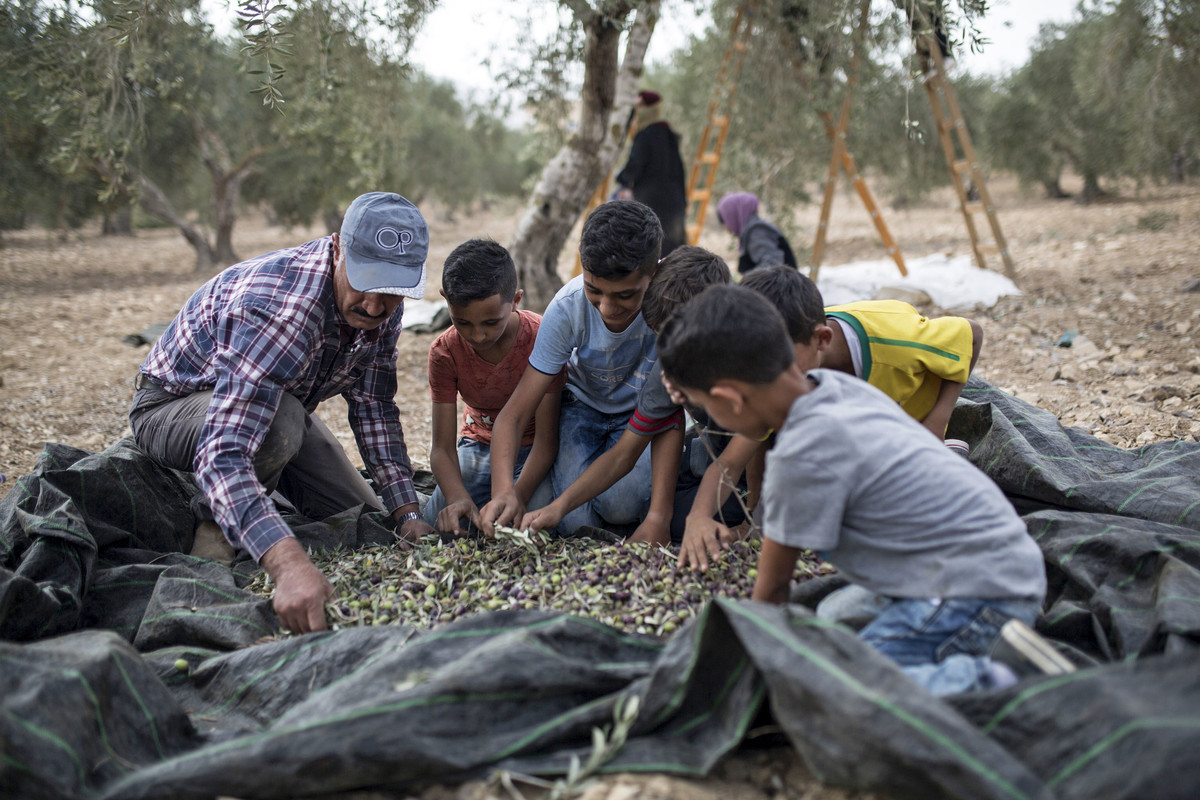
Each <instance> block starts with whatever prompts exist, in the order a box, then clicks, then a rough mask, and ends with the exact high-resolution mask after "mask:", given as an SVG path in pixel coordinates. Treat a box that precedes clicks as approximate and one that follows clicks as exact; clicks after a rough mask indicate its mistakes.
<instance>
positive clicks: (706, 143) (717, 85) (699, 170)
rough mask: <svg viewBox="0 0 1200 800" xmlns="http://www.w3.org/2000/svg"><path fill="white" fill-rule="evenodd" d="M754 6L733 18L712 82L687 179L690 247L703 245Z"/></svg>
mask: <svg viewBox="0 0 1200 800" xmlns="http://www.w3.org/2000/svg"><path fill="white" fill-rule="evenodd" d="M754 6H755V3H754V2H746V3H742V4H741V5H740V6H738V9H737V13H736V14H735V15H734V18H733V25H732V26H731V28H730V33H729V46H728V47H726V48H725V54H724V55H723V56H722V57H721V66H720V68H719V69H718V70H717V76H716V78H715V79H714V81H713V92H712V97H711V99H710V100H709V101H708V119H707V121H706V122H705V124H704V131H703V133H701V134H700V142H699V144H698V145H697V147H696V157H695V158H694V159H693V160H692V169H691V173H690V174H689V175H688V183H687V220H688V222H687V241H688V244H691V245H694V244H696V243H698V242H699V241H700V231H702V230H703V229H704V218H705V215H706V214H707V213H708V203H709V201H710V200H711V199H712V190H713V184H714V183H716V180H717V167H718V166H719V165H720V163H721V151H722V150H723V149H724V148H725V137H726V136H728V135H729V124H730V122H731V121H732V119H733V113H732V112H733V100H734V97H735V96H736V95H737V90H738V77H739V76H740V75H741V72H742V62H743V61H745V60H746V50H747V48H748V43H747V40H748V39H749V38H750V21H751V20H750V18H751V17H752V16H753V14H754Z"/></svg>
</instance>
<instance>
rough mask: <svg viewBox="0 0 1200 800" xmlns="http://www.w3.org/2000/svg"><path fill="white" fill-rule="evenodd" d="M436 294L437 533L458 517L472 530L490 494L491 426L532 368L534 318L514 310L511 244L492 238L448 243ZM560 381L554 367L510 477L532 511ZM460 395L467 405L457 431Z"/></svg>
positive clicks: (433, 517) (432, 368)
mask: <svg viewBox="0 0 1200 800" xmlns="http://www.w3.org/2000/svg"><path fill="white" fill-rule="evenodd" d="M441 294H442V297H444V298H446V303H447V305H448V307H449V311H450V321H451V323H452V326H451V327H450V329H449V330H447V331H445V332H444V333H443V334H442V335H441V336H439V337H438V338H437V339H436V340H435V341H434V343H433V345H432V346H431V347H430V348H429V393H430V396H431V397H432V399H433V442H432V446H431V448H430V452H429V463H430V468H431V469H432V470H433V476H434V478H435V479H436V480H437V489H436V490H435V491H434V493H433V496H432V497H431V498H430V499H429V503H428V504H427V505H426V506H425V512H424V516H425V521H426V522H428V523H429V524H430V525H433V526H434V527H435V528H437V529H438V530H441V531H447V532H454V533H465V532H466V526H465V525H464V524H463V520H467V521H469V522H470V523H471V524H473V525H475V526H476V527H479V525H480V519H479V509H480V508H481V507H482V506H483V505H485V504H486V503H487V502H488V500H489V499H490V497H491V493H492V473H491V443H492V423H493V421H494V420H495V418H496V416H497V415H498V414H499V413H500V409H501V408H503V407H504V404H505V403H506V402H508V398H509V396H511V395H512V393H513V390H514V389H515V388H516V386H517V383H518V382H519V381H520V379H521V375H522V374H523V373H524V371H525V368H526V367H527V366H528V365H529V353H530V352H531V351H532V350H533V343H534V341H535V340H536V339H537V332H538V326H539V324H540V322H541V317H540V316H538V315H537V314H535V313H533V312H532V311H525V310H522V309H518V308H517V306H518V305H519V304H520V302H521V298H522V296H523V294H524V293H523V292H522V291H521V290H520V289H518V288H517V270H516V266H515V265H514V264H513V260H512V257H511V256H510V255H509V254H508V251H507V250H505V249H504V248H503V247H502V246H500V245H499V244H497V243H496V242H493V241H491V240H489V239H471V240H469V241H466V242H463V243H462V244H460V245H459V246H458V247H456V248H454V251H453V252H451V253H450V256H449V257H448V258H447V259H446V265H445V267H444V269H443V271H442V290H441ZM564 380H565V375H563V374H561V373H560V374H559V375H558V376H557V377H556V378H555V379H554V380H553V381H552V382H551V383H550V387H549V388H548V389H547V390H546V393H545V394H544V395H543V397H542V400H541V402H540V403H539V404H538V406H537V411H536V413H535V415H534V417H533V419H532V420H530V422H529V425H528V426H526V429H525V431H524V432H523V435H522V438H521V446H520V449H519V451H518V454H517V460H516V469H515V470H514V472H513V480H514V481H515V482H516V491H517V493H518V495H519V496H520V497H521V499H522V501H523V502H525V503H526V505H527V506H528V507H530V508H538V507H540V506H541V505H544V504H545V503H546V502H548V501H549V499H550V497H549V482H546V485H545V487H544V488H542V491H541V492H538V491H537V490H538V488H539V486H540V485H541V484H542V483H543V479H544V478H545V477H546V473H547V472H548V471H549V469H550V465H551V464H553V463H554V456H555V453H556V451H557V449H558V409H559V396H560V393H561V390H562V387H563V382H564ZM459 396H461V397H462V399H463V403H464V404H465V406H466V409H465V411H464V412H463V415H462V427H461V429H460V428H459V421H458V398H459ZM456 434H457V436H456ZM456 439H457V442H456Z"/></svg>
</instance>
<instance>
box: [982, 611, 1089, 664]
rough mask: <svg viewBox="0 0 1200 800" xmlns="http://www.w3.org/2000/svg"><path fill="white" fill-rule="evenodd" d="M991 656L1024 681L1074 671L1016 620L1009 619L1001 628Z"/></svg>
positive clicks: (1035, 632) (1038, 635)
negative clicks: (1035, 676)
mask: <svg viewBox="0 0 1200 800" xmlns="http://www.w3.org/2000/svg"><path fill="white" fill-rule="evenodd" d="M991 656H992V658H993V659H995V660H996V661H999V662H1000V663H1002V664H1005V665H1007V666H1008V667H1010V668H1011V669H1012V671H1013V672H1015V673H1016V674H1017V675H1018V676H1020V677H1023V678H1026V677H1029V676H1031V675H1066V674H1067V673H1069V672H1074V671H1075V665H1074V664H1072V663H1071V662H1070V661H1068V660H1067V659H1066V658H1064V657H1063V656H1062V655H1060V654H1059V652H1058V651H1057V650H1055V649H1054V645H1052V644H1050V642H1048V641H1046V639H1044V638H1043V637H1042V636H1041V635H1040V634H1038V633H1037V631H1035V630H1034V629H1033V628H1030V627H1029V626H1028V625H1026V624H1025V623H1024V622H1021V620H1019V619H1010V620H1009V621H1008V622H1006V623H1004V626H1003V627H1001V628H1000V637H999V638H998V639H997V640H996V644H995V645H993V647H992V653H991Z"/></svg>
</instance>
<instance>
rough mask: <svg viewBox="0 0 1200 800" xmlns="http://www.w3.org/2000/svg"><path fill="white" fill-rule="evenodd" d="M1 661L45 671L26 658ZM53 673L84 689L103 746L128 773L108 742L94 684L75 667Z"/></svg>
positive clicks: (122, 761)
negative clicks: (93, 712)
mask: <svg viewBox="0 0 1200 800" xmlns="http://www.w3.org/2000/svg"><path fill="white" fill-rule="evenodd" d="M0 659H3V660H4V661H7V662H9V663H12V664H19V665H20V666H22V667H29V666H36V667H37V668H38V669H45V666H44V664H43V663H42V661H41V660H38V659H35V660H34V661H30V660H29V659H25V658H14V657H13V656H12V655H10V654H5V655H0ZM53 671H54V672H57V673H58V674H59V675H60V676H62V677H64V678H68V679H70V680H74V681H78V682H79V684H80V686H82V687H83V691H84V692H85V693H86V694H87V696H88V698H89V699H90V700H91V701H92V707H93V709H94V710H95V713H96V726H97V728H98V729H99V731H100V742H101V744H103V745H104V749H105V750H106V751H108V754H109V755H111V756H112V757H113V762H112V763H113V764H114V765H115V766H116V767H117V769H119V770H120V771H121V772H125V773H128V772H129V767H128V766H126V762H125V760H124V759H122V758H121V757H120V756H118V755H117V751H116V750H114V749H113V748H112V744H111V743H110V742H109V741H108V726H107V725H106V724H105V721H104V713H103V711H102V710H101V708H100V697H99V695H97V694H96V691H95V689H93V688H92V684H91V683H90V682H89V681H88V679H87V677H86V676H84V674H83V673H82V672H80V671H79V670H77V669H75V668H73V667H71V668H65V669H64V668H58V669H54V670H53ZM0 755H3V753H0Z"/></svg>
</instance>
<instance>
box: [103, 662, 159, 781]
mask: <svg viewBox="0 0 1200 800" xmlns="http://www.w3.org/2000/svg"><path fill="white" fill-rule="evenodd" d="M113 663H114V664H115V665H116V667H117V670H118V671H120V673H121V679H122V680H123V681H125V685H126V686H127V687H128V688H129V691H130V693H131V694H132V695H133V699H134V700H136V701H137V704H138V708H140V709H141V710H142V716H143V717H145V718H146V724H147V725H148V726H149V727H150V738H151V739H153V740H154V749H155V750H157V751H158V757H159V758H166V757H167V754H166V753H165V752H164V751H163V746H162V742H161V741H159V739H158V726H157V725H155V724H154V713H153V712H152V711H151V710H150V709H149V708H148V707H147V706H146V703H145V701H144V700H143V699H142V693H141V692H139V691H138V687H136V686H134V685H133V681H132V680H130V678H129V673H128V672H126V671H125V665H124V664H122V663H121V658H120V656H118V657H116V658H114V659H113Z"/></svg>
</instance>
